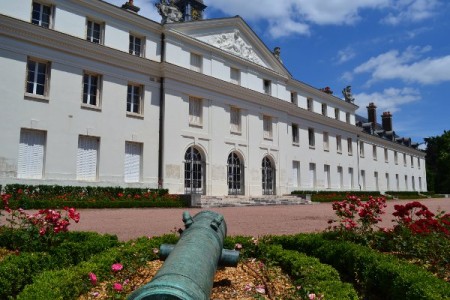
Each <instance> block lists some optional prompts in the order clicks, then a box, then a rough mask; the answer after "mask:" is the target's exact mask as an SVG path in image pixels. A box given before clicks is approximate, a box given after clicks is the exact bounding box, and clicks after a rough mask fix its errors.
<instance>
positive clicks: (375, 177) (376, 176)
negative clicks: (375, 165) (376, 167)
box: [373, 172, 380, 191]
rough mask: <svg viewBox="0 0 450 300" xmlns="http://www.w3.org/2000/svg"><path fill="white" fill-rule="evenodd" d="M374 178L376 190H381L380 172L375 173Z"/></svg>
mask: <svg viewBox="0 0 450 300" xmlns="http://www.w3.org/2000/svg"><path fill="white" fill-rule="evenodd" d="M373 177H374V180H375V190H377V191H378V190H380V184H379V183H378V172H374V173H373Z"/></svg>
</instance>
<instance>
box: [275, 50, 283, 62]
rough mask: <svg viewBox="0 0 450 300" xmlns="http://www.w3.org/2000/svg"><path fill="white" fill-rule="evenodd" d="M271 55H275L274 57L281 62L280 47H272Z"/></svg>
mask: <svg viewBox="0 0 450 300" xmlns="http://www.w3.org/2000/svg"><path fill="white" fill-rule="evenodd" d="M273 55H274V56H275V58H276V59H278V60H279V61H280V62H281V63H283V61H282V60H281V57H280V55H281V48H280V47H275V48H274V49H273Z"/></svg>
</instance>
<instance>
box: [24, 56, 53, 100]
mask: <svg viewBox="0 0 450 300" xmlns="http://www.w3.org/2000/svg"><path fill="white" fill-rule="evenodd" d="M49 78H50V63H49V62H44V61H38V60H34V59H31V58H29V59H28V62H27V90H26V92H27V93H28V94H33V95H40V96H48V89H49V81H50V80H49Z"/></svg>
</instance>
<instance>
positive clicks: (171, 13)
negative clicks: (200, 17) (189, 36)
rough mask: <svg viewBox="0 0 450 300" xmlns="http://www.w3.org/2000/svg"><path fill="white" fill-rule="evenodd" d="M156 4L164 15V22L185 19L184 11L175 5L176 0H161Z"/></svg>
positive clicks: (162, 21) (162, 15)
mask: <svg viewBox="0 0 450 300" xmlns="http://www.w3.org/2000/svg"><path fill="white" fill-rule="evenodd" d="M155 6H156V8H157V9H158V13H159V14H160V15H161V17H162V20H161V23H162V24H165V23H175V22H180V21H181V20H182V19H183V13H182V12H181V11H180V10H179V9H178V7H177V6H176V5H175V0H160V3H156V4H155Z"/></svg>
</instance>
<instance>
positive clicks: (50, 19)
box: [30, 1, 55, 29]
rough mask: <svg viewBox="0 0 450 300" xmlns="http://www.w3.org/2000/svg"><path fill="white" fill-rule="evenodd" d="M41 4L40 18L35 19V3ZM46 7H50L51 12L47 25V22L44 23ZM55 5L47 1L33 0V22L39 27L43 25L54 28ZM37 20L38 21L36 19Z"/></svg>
mask: <svg viewBox="0 0 450 300" xmlns="http://www.w3.org/2000/svg"><path fill="white" fill-rule="evenodd" d="M35 4H36V5H40V10H39V18H38V19H34V18H33V16H34V12H35V7H34V5H35ZM44 8H48V11H49V14H48V24H47V25H45V23H43V16H44V11H43V9H44ZM54 15H55V14H54V6H53V5H51V4H47V3H42V2H40V1H32V3H31V20H30V22H31V24H34V25H37V26H39V27H43V28H49V29H52V28H53V23H54V20H53V16H54ZM35 20H36V21H37V22H36V21H35Z"/></svg>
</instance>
